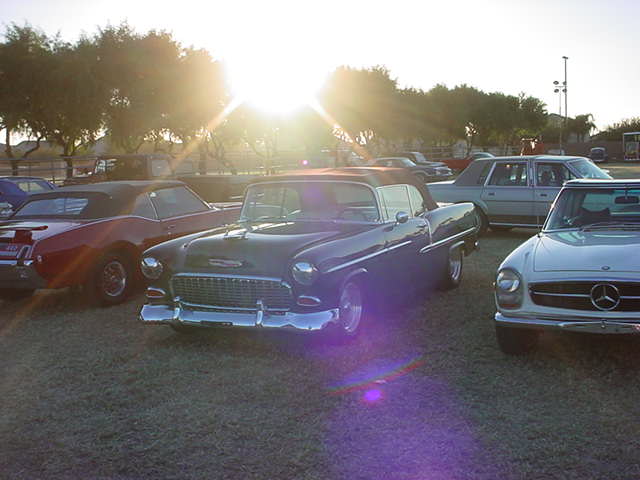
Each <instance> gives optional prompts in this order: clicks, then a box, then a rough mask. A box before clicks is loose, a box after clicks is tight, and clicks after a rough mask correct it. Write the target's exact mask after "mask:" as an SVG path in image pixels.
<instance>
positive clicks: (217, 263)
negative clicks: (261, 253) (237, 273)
mask: <svg viewBox="0 0 640 480" xmlns="http://www.w3.org/2000/svg"><path fill="white" fill-rule="evenodd" d="M209 265H210V266H212V267H219V268H238V267H241V266H242V262H241V261H240V260H226V259H224V258H210V259H209Z"/></svg>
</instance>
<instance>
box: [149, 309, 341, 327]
mask: <svg viewBox="0 0 640 480" xmlns="http://www.w3.org/2000/svg"><path fill="white" fill-rule="evenodd" d="M139 319H140V321H141V322H142V323H145V324H148V325H188V326H194V327H221V328H225V327H226V328H250V329H265V330H271V329H282V330H288V331H293V332H300V333H307V332H315V331H319V330H325V329H327V328H330V327H331V326H332V325H335V324H337V323H338V309H337V308H335V309H330V310H322V311H319V312H308V313H294V312H278V313H276V312H269V311H268V310H267V309H265V308H264V306H263V305H262V304H261V302H259V305H257V308H256V310H255V311H246V312H239V311H232V312H225V311H220V310H215V309H210V310H208V309H198V310H193V309H190V308H188V307H187V306H185V305H183V304H181V303H180V302H175V304H174V306H171V305H157V304H151V303H148V304H145V305H143V307H142V310H140V314H139Z"/></svg>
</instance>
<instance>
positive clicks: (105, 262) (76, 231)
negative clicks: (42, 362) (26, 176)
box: [0, 180, 239, 305]
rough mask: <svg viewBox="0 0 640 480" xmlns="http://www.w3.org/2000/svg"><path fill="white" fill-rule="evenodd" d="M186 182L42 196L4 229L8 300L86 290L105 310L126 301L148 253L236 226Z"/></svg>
mask: <svg viewBox="0 0 640 480" xmlns="http://www.w3.org/2000/svg"><path fill="white" fill-rule="evenodd" d="M238 213H239V208H233V207H232V208H224V209H221V208H216V207H214V206H211V205H209V204H207V203H206V202H204V201H203V200H202V199H201V198H200V197H198V196H197V195H196V194H195V193H194V192H193V191H191V190H190V189H189V188H188V187H187V186H186V185H184V184H183V183H182V182H178V181H157V180H156V181H129V182H107V183H96V184H92V185H78V186H72V187H64V188H59V189H57V190H54V191H51V192H48V193H41V194H35V195H32V196H30V197H29V200H28V201H27V202H26V203H24V204H23V205H22V206H21V207H20V208H19V209H18V210H16V211H15V212H14V214H13V215H12V216H11V217H10V218H9V219H8V220H7V221H5V222H2V223H0V297H2V298H5V299H15V298H20V297H24V296H28V295H31V293H33V291H34V290H35V289H37V288H62V287H69V286H79V285H82V286H83V287H84V289H85V291H86V292H87V293H88V294H89V295H90V296H91V297H92V298H93V299H95V301H96V302H97V303H99V304H102V305H111V304H115V303H119V302H121V301H122V300H123V299H124V298H126V296H127V295H128V294H129V293H130V291H131V288H132V287H133V285H134V284H135V283H136V281H137V280H139V279H141V278H142V277H141V276H140V272H139V264H140V254H141V252H143V251H144V250H145V249H147V248H149V247H151V246H153V245H155V244H158V243H160V242H163V241H165V240H169V239H172V238H175V237H178V236H181V235H186V234H189V233H193V232H198V231H203V230H208V229H211V228H214V227H217V226H220V225H223V224H226V223H229V222H232V221H234V220H235V219H236V218H237V216H238Z"/></svg>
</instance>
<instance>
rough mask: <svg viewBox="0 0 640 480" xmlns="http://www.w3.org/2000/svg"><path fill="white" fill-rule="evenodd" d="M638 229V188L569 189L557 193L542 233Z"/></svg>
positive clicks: (639, 222)
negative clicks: (572, 229)
mask: <svg viewBox="0 0 640 480" xmlns="http://www.w3.org/2000/svg"><path fill="white" fill-rule="evenodd" d="M636 226H637V227H638V228H640V189H638V188H628V189H624V188H593V189H591V188H569V189H566V190H564V191H562V193H561V194H560V196H559V197H558V199H557V200H556V203H555V205H554V207H553V210H551V213H550V214H549V218H548V220H547V223H546V225H545V230H558V229H567V228H585V229H586V228H631V227H632V228H636Z"/></svg>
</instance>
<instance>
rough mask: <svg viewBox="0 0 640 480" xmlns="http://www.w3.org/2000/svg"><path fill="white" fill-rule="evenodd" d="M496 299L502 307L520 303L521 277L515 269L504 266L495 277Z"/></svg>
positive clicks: (515, 305) (514, 306)
mask: <svg viewBox="0 0 640 480" xmlns="http://www.w3.org/2000/svg"><path fill="white" fill-rule="evenodd" d="M496 301H497V302H498V306H500V307H503V308H518V307H520V305H522V279H521V278H520V275H519V274H518V272H516V271H515V270H511V269H508V268H505V269H503V270H500V271H499V272H498V276H497V277H496Z"/></svg>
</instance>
